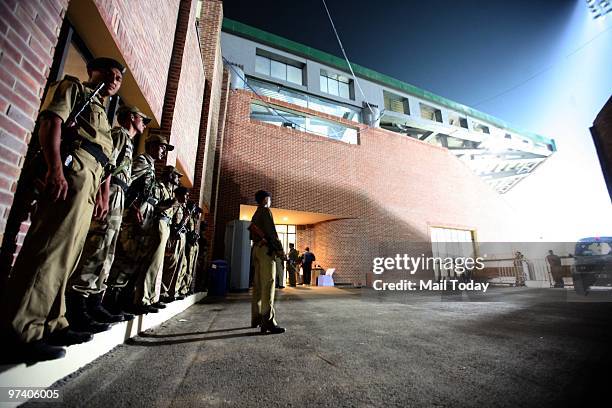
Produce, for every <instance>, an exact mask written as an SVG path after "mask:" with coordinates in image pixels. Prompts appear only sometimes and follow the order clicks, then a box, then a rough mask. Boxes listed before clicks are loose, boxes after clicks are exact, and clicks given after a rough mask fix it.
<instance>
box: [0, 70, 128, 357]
mask: <svg viewBox="0 0 612 408" xmlns="http://www.w3.org/2000/svg"><path fill="white" fill-rule="evenodd" d="M124 71H125V68H124V67H123V65H121V64H120V63H119V62H117V61H115V60H113V59H110V58H96V59H94V60H92V61H91V62H89V63H88V64H87V73H88V75H89V80H88V81H87V82H84V83H81V82H79V80H78V79H76V78H73V77H68V76H66V77H65V78H64V79H63V80H62V81H60V82H59V83H57V84H55V85H53V86H52V87H51V88H50V90H49V92H48V95H47V97H46V99H45V101H44V103H43V105H42V109H41V113H40V115H39V123H40V127H39V133H38V136H39V139H40V144H41V149H42V153H43V155H44V161H45V163H46V167H47V170H46V174H45V175H44V180H43V181H42V186H43V188H44V191H43V195H42V196H41V197H40V199H39V200H38V208H37V211H36V213H35V214H34V215H33V217H32V224H31V226H30V229H29V231H28V234H27V236H26V238H25V241H24V243H23V246H22V248H21V251H20V253H19V256H18V257H17V260H16V262H15V266H14V268H13V271H12V275H11V277H10V280H9V282H8V283H7V286H6V293H5V294H4V296H3V300H2V320H3V323H4V326H5V327H7V328H8V329H9V331H10V332H11V333H12V335H13V336H14V338H15V339H16V340H17V344H16V345H17V347H16V348H15V351H17V352H20V353H23V355H24V357H26V358H28V359H34V360H49V359H55V358H61V357H63V356H64V355H65V350H64V349H63V348H62V347H59V346H63V345H71V344H76V343H82V342H84V341H89V340H91V338H92V336H91V334H90V333H83V332H75V331H72V330H70V328H69V327H68V321H67V319H66V317H65V316H64V314H65V310H66V307H65V288H66V284H67V281H68V278H69V277H70V275H71V274H72V273H73V272H74V270H75V268H76V266H77V262H78V260H79V257H80V256H81V251H82V249H83V244H84V242H85V238H86V237H87V231H88V230H89V224H90V221H91V218H92V215H95V216H96V218H103V217H104V216H105V215H106V212H107V211H108V195H106V193H107V191H102V192H101V193H100V194H97V193H98V191H99V188H100V184H101V181H102V177H103V174H104V168H105V167H106V165H107V164H108V161H109V157H110V156H111V154H112V151H113V140H112V137H111V127H110V125H109V123H108V118H107V117H106V112H105V108H104V99H105V98H106V97H109V96H112V95H115V94H116V93H117V91H119V88H120V87H121V82H122V80H123V72H124ZM102 84H103V85H102ZM99 85H102V88H101V89H100V91H99V93H98V94H97V96H94V97H93V98H92V99H91V103H90V104H89V105H88V106H87V107H86V108H85V109H84V110H83V111H82V113H81V114H80V115H79V117H78V118H77V120H76V123H77V126H73V125H74V123H67V122H73V118H72V117H73V116H74V115H75V114H76V111H77V110H79V108H80V107H81V105H83V103H82V102H83V101H87V100H89V99H90V98H89V97H90V96H92V95H93V94H94V89H96V87H98V86H99ZM32 187H34V186H32ZM103 188H104V187H103Z"/></svg>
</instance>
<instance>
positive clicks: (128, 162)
mask: <svg viewBox="0 0 612 408" xmlns="http://www.w3.org/2000/svg"><path fill="white" fill-rule="evenodd" d="M111 136H112V137H113V146H114V149H113V155H112V157H111V161H112V162H114V163H115V164H116V167H115V169H114V170H113V176H115V177H117V178H118V179H119V180H121V181H123V182H124V183H125V184H127V185H128V186H129V185H130V184H131V183H132V154H133V152H134V143H133V141H132V138H131V137H130V135H129V134H128V132H127V130H126V129H125V128H124V127H122V126H118V127H116V128H113V130H112V131H111Z"/></svg>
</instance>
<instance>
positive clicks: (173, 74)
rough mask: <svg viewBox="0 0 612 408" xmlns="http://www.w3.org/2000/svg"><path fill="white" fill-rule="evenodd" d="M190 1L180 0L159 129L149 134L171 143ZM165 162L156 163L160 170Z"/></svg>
mask: <svg viewBox="0 0 612 408" xmlns="http://www.w3.org/2000/svg"><path fill="white" fill-rule="evenodd" d="M191 6H192V0H181V2H180V5H179V12H178V18H177V22H176V31H175V33H174V45H173V47H172V57H171V59H170V66H169V68H168V82H167V83H166V93H165V94H164V95H165V96H164V106H163V108H162V116H161V123H160V127H159V129H150V130H149V133H150V134H160V135H162V136H164V137H165V138H166V139H167V140H168V141H169V142H170V143H172V138H171V133H172V121H173V119H174V107H175V105H176V94H177V91H178V86H179V79H180V77H181V69H182V66H183V53H184V51H185V40H186V38H187V31H188V29H189V15H190V13H191V8H192V7H191ZM166 163H167V162H166V161H160V162H157V163H156V167H158V168H160V167H163V166H164V165H166Z"/></svg>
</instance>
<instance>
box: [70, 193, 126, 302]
mask: <svg viewBox="0 0 612 408" xmlns="http://www.w3.org/2000/svg"><path fill="white" fill-rule="evenodd" d="M124 196H125V194H124V192H123V189H122V188H121V187H119V186H117V185H114V184H113V185H111V186H110V197H109V210H108V215H107V217H106V220H105V221H103V222H99V221H95V220H94V221H92V223H91V227H90V228H89V233H88V234H87V239H86V241H85V247H84V248H83V255H82V256H81V261H80V262H79V266H78V267H77V269H76V272H75V273H74V275H73V276H72V278H71V279H70V281H69V286H70V288H71V289H72V290H74V291H76V292H80V293H83V294H85V295H90V294H96V293H100V292H103V291H105V290H106V279H107V277H108V275H109V273H110V270H111V266H112V265H113V261H114V259H115V248H116V246H117V238H118V237H119V231H120V230H121V221H122V220H123V201H124ZM70 288H69V289H68V290H70Z"/></svg>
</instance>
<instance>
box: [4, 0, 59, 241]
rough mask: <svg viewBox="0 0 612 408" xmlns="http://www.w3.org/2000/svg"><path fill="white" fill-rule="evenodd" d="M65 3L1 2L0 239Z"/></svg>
mask: <svg viewBox="0 0 612 408" xmlns="http://www.w3.org/2000/svg"><path fill="white" fill-rule="evenodd" d="M67 7H68V0H29V1H17V0H3V1H1V2H0V43H1V44H2V45H1V46H0V241H2V240H3V238H4V231H5V228H6V221H7V219H8V215H9V211H10V207H11V205H12V203H13V194H14V193H15V189H16V188H17V181H18V179H19V175H20V173H21V168H22V166H23V161H24V157H25V155H26V153H27V150H28V144H29V142H30V139H31V137H32V131H33V129H34V123H35V121H36V117H37V115H38V110H39V108H40V103H41V98H42V96H43V92H44V89H45V85H46V83H47V77H48V76H49V69H50V67H51V64H52V62H53V54H54V52H55V46H56V44H57V39H58V35H59V31H60V28H61V25H62V21H63V18H64V15H65V14H66V10H67ZM28 225H29V224H24V225H23V226H22V229H21V233H20V234H19V237H18V243H19V244H21V242H23V237H24V236H25V232H26V231H27V227H28Z"/></svg>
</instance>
